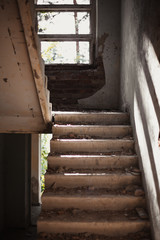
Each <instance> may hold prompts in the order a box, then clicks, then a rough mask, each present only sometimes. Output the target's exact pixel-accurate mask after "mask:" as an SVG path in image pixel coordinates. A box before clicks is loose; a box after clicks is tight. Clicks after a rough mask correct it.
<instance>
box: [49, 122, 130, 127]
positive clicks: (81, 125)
mask: <svg viewBox="0 0 160 240" xmlns="http://www.w3.org/2000/svg"><path fill="white" fill-rule="evenodd" d="M54 127H57V128H77V127H79V128H81V127H82V128H88V127H89V128H96V127H97V128H132V126H131V125H130V124H126V125H121V124H119V125H118V124H116V125H111V124H110V125H99V124H94V125H91V124H73V125H72V124H58V123H55V124H53V128H54Z"/></svg>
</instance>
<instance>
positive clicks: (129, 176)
mask: <svg viewBox="0 0 160 240" xmlns="http://www.w3.org/2000/svg"><path fill="white" fill-rule="evenodd" d="M45 184H46V190H45V192H44V194H43V196H42V212H41V215H40V217H39V220H38V224H37V227H38V233H39V239H56V240H58V239H68V240H71V239H75V240H76V239H81V240H82V239H83V240H86V239H88V240H91V239H93V240H98V239H108V240H128V239H130V240H150V239H151V237H150V223H149V220H148V215H147V212H146V201H145V196H144V191H143V189H142V181H141V173H140V170H139V168H138V159H137V156H136V154H135V152H134V140H133V138H132V128H131V126H130V125H129V115H128V114H127V113H121V112H89V113H87V112H57V113H55V116H54V125H53V139H52V140H51V153H50V155H49V156H48V171H47V173H46V175H45Z"/></svg>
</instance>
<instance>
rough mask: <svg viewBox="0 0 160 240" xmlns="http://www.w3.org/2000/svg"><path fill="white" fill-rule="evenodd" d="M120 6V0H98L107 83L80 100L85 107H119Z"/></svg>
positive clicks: (99, 30)
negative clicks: (91, 94)
mask: <svg viewBox="0 0 160 240" xmlns="http://www.w3.org/2000/svg"><path fill="white" fill-rule="evenodd" d="M120 8H121V1H120V0H118V1H117V0H107V1H106V0H98V11H97V14H98V15H97V18H98V29H97V30H98V39H97V41H98V56H100V57H102V59H103V65H104V70H105V84H104V86H103V87H102V88H101V89H100V90H98V91H97V92H96V93H95V94H94V95H93V96H91V97H89V98H86V99H81V100H79V104H80V105H81V106H84V108H85V107H87V108H99V109H118V108H119V79H120Z"/></svg>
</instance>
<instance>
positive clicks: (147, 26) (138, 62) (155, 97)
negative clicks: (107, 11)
mask: <svg viewBox="0 0 160 240" xmlns="http://www.w3.org/2000/svg"><path fill="white" fill-rule="evenodd" d="M159 9H160V2H159V1H149V0H141V1H139V0H123V1H122V23H121V24H122V55H121V98H122V108H123V109H124V110H125V109H129V111H130V114H131V121H132V125H133V127H134V134H135V139H136V149H137V153H138V155H139V157H140V165H141V168H142V171H143V179H144V182H145V188H146V193H147V199H148V205H149V209H150V214H151V219H152V227H153V230H154V238H155V240H159V236H160V224H159V223H160V148H159V147H158V137H159V131H160V129H159V126H160V65H159V60H158V58H159V53H160V51H159V49H158V48H157V46H158V44H157V42H158V41H160V38H159V33H160V28H159V19H160V12H159Z"/></svg>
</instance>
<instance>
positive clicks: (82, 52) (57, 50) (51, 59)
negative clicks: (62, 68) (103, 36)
mask: <svg viewBox="0 0 160 240" xmlns="http://www.w3.org/2000/svg"><path fill="white" fill-rule="evenodd" d="M41 54H42V58H43V60H44V62H45V63H46V64H51V63H55V64H65V63H66V64H67V63H68V64H72V63H83V64H89V58H90V57H89V42H87V41H86V42H82V41H81V42H75V41H71V42H69V41H68V42H67V41H64V42H45V41H42V42H41Z"/></svg>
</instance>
